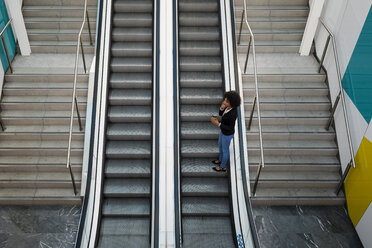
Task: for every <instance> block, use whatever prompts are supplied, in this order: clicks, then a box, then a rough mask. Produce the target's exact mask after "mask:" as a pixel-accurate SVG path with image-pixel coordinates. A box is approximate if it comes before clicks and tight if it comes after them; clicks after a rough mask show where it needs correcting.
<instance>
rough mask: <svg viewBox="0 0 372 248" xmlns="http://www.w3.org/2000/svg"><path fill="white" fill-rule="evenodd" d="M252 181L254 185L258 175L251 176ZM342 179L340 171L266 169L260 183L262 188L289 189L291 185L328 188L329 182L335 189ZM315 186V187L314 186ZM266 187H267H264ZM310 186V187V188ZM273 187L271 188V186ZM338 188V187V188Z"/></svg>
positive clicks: (262, 173) (261, 175) (262, 172)
mask: <svg viewBox="0 0 372 248" xmlns="http://www.w3.org/2000/svg"><path fill="white" fill-rule="evenodd" d="M249 176H250V180H251V182H253V183H254V180H255V178H256V174H255V173H253V174H250V175H249ZM340 179H341V176H340V173H339V172H338V171H299V170H297V171H273V170H269V171H266V167H265V168H264V169H263V170H262V171H261V174H260V183H262V185H263V186H262V187H265V186H267V185H270V183H272V184H278V185H282V186H277V187H283V185H284V187H289V185H295V184H297V185H300V184H303V186H302V187H314V188H317V187H327V184H326V183H327V182H329V183H330V184H329V185H330V187H333V186H334V184H335V182H339V181H340ZM313 184H314V185H313ZM264 185H265V186H264ZM309 185H310V186H309ZM270 187H271V186H270ZM296 187H298V186H296ZM336 187H337V186H336Z"/></svg>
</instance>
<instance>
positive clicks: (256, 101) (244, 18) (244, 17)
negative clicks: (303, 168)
mask: <svg viewBox="0 0 372 248" xmlns="http://www.w3.org/2000/svg"><path fill="white" fill-rule="evenodd" d="M243 8H244V9H243V13H242V18H241V21H240V31H239V38H238V44H240V40H241V35H242V29H243V22H245V24H246V26H247V28H248V31H249V35H250V39H249V43H248V49H247V56H246V59H245V63H244V73H246V72H247V65H248V58H249V51H250V48H251V47H252V53H253V73H254V81H255V91H256V92H255V93H256V94H255V96H254V99H253V106H252V110H251V114H250V117H249V123H248V127H247V129H248V130H250V128H251V124H252V118H253V112H254V109H255V106H256V105H257V118H258V130H259V139H260V154H261V162H260V163H259V166H258V169H257V173H256V178H255V182H254V186H253V190H252V196H255V195H256V190H257V185H258V181H259V178H260V174H261V170H262V168H265V158H264V149H263V139H262V124H261V112H260V97H259V90H258V77H257V62H256V47H255V42H254V34H253V32H252V29H251V26H250V25H249V22H248V16H247V11H246V10H247V1H246V0H244V1H243Z"/></svg>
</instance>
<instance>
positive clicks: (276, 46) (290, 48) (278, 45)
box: [238, 40, 301, 53]
mask: <svg viewBox="0 0 372 248" xmlns="http://www.w3.org/2000/svg"><path fill="white" fill-rule="evenodd" d="M300 46H301V41H276V40H273V41H271V40H269V41H255V48H256V52H257V53H298V52H299V50H300ZM247 50H248V44H246V45H245V44H241V45H239V46H238V52H239V53H247Z"/></svg>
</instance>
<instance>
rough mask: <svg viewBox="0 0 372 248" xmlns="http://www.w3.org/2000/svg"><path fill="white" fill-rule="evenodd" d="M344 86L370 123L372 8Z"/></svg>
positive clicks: (371, 116) (371, 105) (353, 55)
mask: <svg viewBox="0 0 372 248" xmlns="http://www.w3.org/2000/svg"><path fill="white" fill-rule="evenodd" d="M342 86H343V87H344V89H345V91H346V92H347V94H348V95H349V97H350V98H351V100H352V101H353V103H354V104H355V106H356V107H357V108H358V110H359V112H360V113H361V114H362V115H363V117H364V119H365V120H366V121H367V123H368V122H369V121H370V119H371V118H372V7H371V8H370V10H369V13H368V16H367V19H366V21H365V23H364V26H363V29H362V32H361V33H360V35H359V38H358V42H357V44H356V46H355V48H354V51H353V54H352V56H351V59H350V61H349V64H348V67H347V69H346V71H345V75H344V78H343V79H342Z"/></svg>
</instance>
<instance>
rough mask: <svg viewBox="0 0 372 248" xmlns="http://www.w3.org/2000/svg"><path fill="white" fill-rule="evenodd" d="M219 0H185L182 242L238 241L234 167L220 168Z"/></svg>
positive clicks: (181, 34)
mask: <svg viewBox="0 0 372 248" xmlns="http://www.w3.org/2000/svg"><path fill="white" fill-rule="evenodd" d="M219 2H220V1H218V0H204V1H197V0H179V2H178V49H179V50H178V53H179V60H178V63H179V111H180V112H179V113H180V168H181V171H180V174H181V175H180V180H181V182H180V183H181V187H180V188H181V189H180V190H181V206H180V207H181V223H182V247H185V248H189V247H224V248H226V247H235V243H234V236H235V234H234V230H233V227H232V212H231V206H230V205H231V204H230V198H229V195H230V182H229V172H225V173H223V172H215V171H214V170H213V169H212V166H213V165H212V163H211V160H214V159H216V158H218V135H219V128H218V127H216V126H214V125H213V124H212V123H211V122H210V118H211V116H212V115H218V110H219V108H220V104H221V102H222V100H223V99H222V98H223V92H224V85H225V84H224V75H223V56H222V54H223V53H222V48H221V47H222V45H221V43H222V38H221V21H220V6H219Z"/></svg>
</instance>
